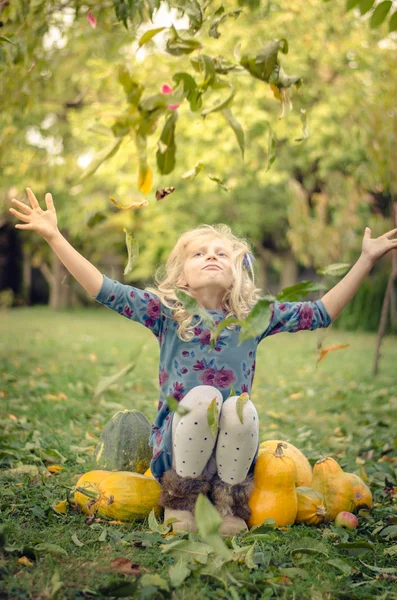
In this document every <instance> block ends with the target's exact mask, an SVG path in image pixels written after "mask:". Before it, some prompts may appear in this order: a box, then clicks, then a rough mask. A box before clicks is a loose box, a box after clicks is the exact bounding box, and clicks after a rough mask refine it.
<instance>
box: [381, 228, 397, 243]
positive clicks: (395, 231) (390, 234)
mask: <svg viewBox="0 0 397 600" xmlns="http://www.w3.org/2000/svg"><path fill="white" fill-rule="evenodd" d="M396 234H397V227H396V229H391V230H390V231H388V232H387V233H385V234H384V236H385V237H386V238H387V239H389V240H390V238H392V237H393V236H394V235H396Z"/></svg>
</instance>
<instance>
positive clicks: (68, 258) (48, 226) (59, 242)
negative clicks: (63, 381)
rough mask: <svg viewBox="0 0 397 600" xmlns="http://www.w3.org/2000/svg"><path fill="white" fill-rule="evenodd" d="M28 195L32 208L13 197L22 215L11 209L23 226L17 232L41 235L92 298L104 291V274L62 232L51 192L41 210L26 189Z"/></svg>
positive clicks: (31, 193)
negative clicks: (45, 208) (26, 231)
mask: <svg viewBox="0 0 397 600" xmlns="http://www.w3.org/2000/svg"><path fill="white" fill-rule="evenodd" d="M26 192H27V194H28V198H29V201H30V205H31V206H28V205H27V204H24V203H23V202H20V201H19V200H15V199H14V198H13V199H12V202H13V203H14V204H15V205H16V206H17V207H18V208H19V209H20V211H21V212H18V211H17V210H16V209H15V208H10V212H11V213H12V214H13V215H14V216H15V217H17V218H18V219H20V221H23V223H24V224H20V223H17V224H16V225H15V227H16V229H27V230H30V231H35V232H36V233H38V234H39V235H41V236H42V237H43V238H44V239H45V240H46V242H48V244H49V246H50V247H51V248H52V250H53V251H54V252H55V254H56V255H57V256H58V258H59V260H60V261H61V262H62V263H63V264H64V265H65V267H66V268H67V270H68V271H69V273H70V274H71V275H73V277H74V278H75V279H76V280H77V281H78V282H79V283H80V285H82V286H83V288H84V289H85V290H86V291H87V292H88V293H89V294H90V296H96V295H97V294H98V292H99V290H100V289H101V286H102V281H103V275H102V273H101V272H100V271H98V269H97V268H96V267H94V265H92V264H91V263H90V262H89V261H88V260H87V259H86V258H84V256H82V255H81V254H79V253H78V252H77V250H75V249H74V248H73V246H72V245H71V244H69V242H68V241H67V240H66V239H65V238H64V237H63V235H62V234H61V232H60V231H59V229H58V220H57V216H56V212H55V207H54V202H53V200H52V195H51V194H49V193H47V194H46V195H45V202H46V205H47V210H42V209H41V208H40V205H39V203H38V201H37V198H36V196H35V195H34V194H33V192H32V190H31V189H30V188H26Z"/></svg>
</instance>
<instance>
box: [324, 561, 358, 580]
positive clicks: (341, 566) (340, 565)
mask: <svg viewBox="0 0 397 600" xmlns="http://www.w3.org/2000/svg"><path fill="white" fill-rule="evenodd" d="M326 564H327V565H331V567H335V568H336V569H338V570H339V571H341V573H343V574H344V575H346V577H349V575H350V574H351V572H352V568H351V566H350V565H349V564H348V563H347V562H346V561H344V560H342V559H341V558H332V559H331V560H327V563H326Z"/></svg>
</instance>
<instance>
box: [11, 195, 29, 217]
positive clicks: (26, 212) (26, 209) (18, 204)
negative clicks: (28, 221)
mask: <svg viewBox="0 0 397 600" xmlns="http://www.w3.org/2000/svg"><path fill="white" fill-rule="evenodd" d="M11 202H14V204H16V205H17V206H18V207H19V208H20V209H21V210H23V212H24V213H25V214H26V215H30V213H31V212H32V209H31V208H30V206H28V205H27V204H25V203H24V202H21V201H20V200H16V199H15V198H13V199H12V200H11ZM14 210H15V209H14Z"/></svg>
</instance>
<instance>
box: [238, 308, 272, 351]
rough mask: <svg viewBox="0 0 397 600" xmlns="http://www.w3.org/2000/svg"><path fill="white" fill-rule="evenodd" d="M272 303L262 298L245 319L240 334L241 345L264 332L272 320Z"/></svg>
mask: <svg viewBox="0 0 397 600" xmlns="http://www.w3.org/2000/svg"><path fill="white" fill-rule="evenodd" d="M270 304H271V302H270V301H269V300H268V299H267V298H261V299H260V300H258V302H257V303H256V304H255V306H253V308H252V309H251V311H250V313H249V315H248V316H247V318H246V319H245V320H244V321H243V324H242V329H241V331H240V335H239V345H240V344H242V343H243V342H245V341H246V340H250V339H251V338H253V337H256V336H257V335H260V334H261V333H263V332H264V331H265V330H266V328H267V326H268V324H269V321H270Z"/></svg>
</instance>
